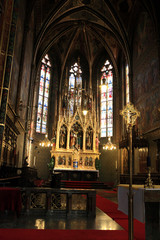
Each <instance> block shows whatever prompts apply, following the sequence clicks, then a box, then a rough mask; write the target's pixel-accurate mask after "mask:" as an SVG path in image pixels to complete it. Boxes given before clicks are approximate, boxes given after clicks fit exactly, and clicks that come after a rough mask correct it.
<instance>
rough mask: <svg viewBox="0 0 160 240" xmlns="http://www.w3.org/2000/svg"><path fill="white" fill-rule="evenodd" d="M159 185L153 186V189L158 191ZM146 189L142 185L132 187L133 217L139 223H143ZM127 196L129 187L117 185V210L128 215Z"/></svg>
mask: <svg viewBox="0 0 160 240" xmlns="http://www.w3.org/2000/svg"><path fill="white" fill-rule="evenodd" d="M159 188H160V186H159V185H155V186H154V189H155V190H156V189H157V190H158V189H159ZM148 190H151V189H148V188H144V185H134V184H133V185H132V191H133V217H134V218H135V219H137V220H139V221H140V222H142V223H144V222H145V195H146V193H147V192H148ZM128 194H129V185H128V184H120V185H118V210H120V211H122V212H123V213H125V214H127V215H128Z"/></svg>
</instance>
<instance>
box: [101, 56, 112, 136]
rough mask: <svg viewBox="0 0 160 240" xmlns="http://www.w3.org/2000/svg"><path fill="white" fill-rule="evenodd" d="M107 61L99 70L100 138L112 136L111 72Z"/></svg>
mask: <svg viewBox="0 0 160 240" xmlns="http://www.w3.org/2000/svg"><path fill="white" fill-rule="evenodd" d="M112 69H113V67H112V65H111V64H110V62H109V61H108V60H107V61H106V62H105V64H104V66H103V67H102V69H101V96H100V98H101V99H100V101H101V106H100V128H101V137H106V136H107V137H111V136H113V72H112Z"/></svg>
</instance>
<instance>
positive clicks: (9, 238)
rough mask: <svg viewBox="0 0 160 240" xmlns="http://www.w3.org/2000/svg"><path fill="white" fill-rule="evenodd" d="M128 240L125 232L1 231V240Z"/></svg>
mask: <svg viewBox="0 0 160 240" xmlns="http://www.w3.org/2000/svg"><path fill="white" fill-rule="evenodd" d="M64 239H65V240H72V239H76V240H127V239H128V234H127V232H125V231H119V230H117V231H109V230H57V229H56V230H52V229H45V230H38V229H0V240H64Z"/></svg>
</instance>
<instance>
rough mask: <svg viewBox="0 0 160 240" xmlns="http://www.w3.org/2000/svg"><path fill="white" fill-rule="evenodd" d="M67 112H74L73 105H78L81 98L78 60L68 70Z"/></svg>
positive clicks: (80, 77) (71, 113) (80, 71)
mask: <svg viewBox="0 0 160 240" xmlns="http://www.w3.org/2000/svg"><path fill="white" fill-rule="evenodd" d="M68 91H69V113H70V115H71V116H73V114H74V106H77V107H79V106H80V105H81V100H82V70H81V66H80V64H79V62H78V63H77V62H76V63H75V64H74V65H72V66H71V69H70V71H69V88H68Z"/></svg>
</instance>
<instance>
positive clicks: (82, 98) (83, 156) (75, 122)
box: [51, 63, 100, 180]
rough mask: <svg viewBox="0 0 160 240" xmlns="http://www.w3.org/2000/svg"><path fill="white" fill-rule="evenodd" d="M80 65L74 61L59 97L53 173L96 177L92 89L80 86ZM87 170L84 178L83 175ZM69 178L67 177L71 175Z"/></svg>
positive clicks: (53, 152)
mask: <svg viewBox="0 0 160 240" xmlns="http://www.w3.org/2000/svg"><path fill="white" fill-rule="evenodd" d="M81 73H82V72H81V68H80V65H79V63H75V64H74V65H73V66H72V67H71V70H70V73H69V78H68V80H66V82H65V85H64V89H63V91H62V93H61V97H60V100H59V101H60V106H61V107H60V110H59V112H60V114H59V118H58V121H57V124H56V128H55V129H54V134H53V138H52V150H51V157H52V158H54V162H55V165H54V172H61V173H62V174H63V176H64V179H67V180H69V179H72V178H73V176H76V174H78V173H79V176H78V178H75V180H87V175H88V180H96V178H97V176H98V172H99V171H98V169H97V165H98V163H99V155H100V153H99V125H98V122H99V121H98V119H97V118H98V117H97V113H96V104H95V102H94V99H93V94H92V90H91V89H89V91H87V90H86V87H84V89H83V88H82V77H81ZM85 173H86V177H84V175H85ZM71 175H72V177H69V176H71Z"/></svg>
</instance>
